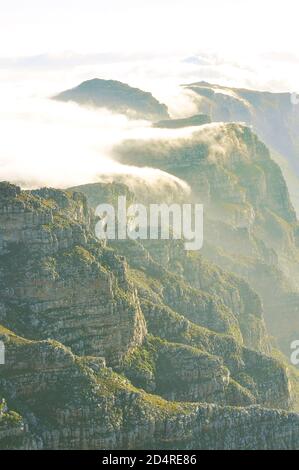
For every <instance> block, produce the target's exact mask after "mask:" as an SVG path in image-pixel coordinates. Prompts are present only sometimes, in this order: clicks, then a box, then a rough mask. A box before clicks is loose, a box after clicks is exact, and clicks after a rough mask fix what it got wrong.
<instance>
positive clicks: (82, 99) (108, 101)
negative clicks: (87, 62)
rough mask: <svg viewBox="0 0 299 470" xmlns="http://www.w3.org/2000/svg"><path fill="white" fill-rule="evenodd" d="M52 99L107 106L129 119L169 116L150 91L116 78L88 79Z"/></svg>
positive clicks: (155, 119)
mask: <svg viewBox="0 0 299 470" xmlns="http://www.w3.org/2000/svg"><path fill="white" fill-rule="evenodd" d="M54 99H56V100H59V101H74V102H75V103H79V104H81V105H86V106H94V107H96V108H106V109H109V110H110V111H112V112H115V113H120V114H125V115H126V116H128V117H129V118H131V119H145V120H149V121H157V120H160V119H168V118H169V115H168V111H167V107H166V106H165V105H164V104H161V103H159V101H158V100H156V98H154V97H153V95H152V94H151V93H148V92H145V91H142V90H140V89H138V88H132V87H130V86H129V85H127V84H125V83H122V82H118V81H116V80H103V79H99V78H94V79H92V80H87V81H85V82H83V83H81V84H80V85H78V86H77V87H75V88H72V89H70V90H66V91H63V92H61V93H59V94H58V95H56V96H54Z"/></svg>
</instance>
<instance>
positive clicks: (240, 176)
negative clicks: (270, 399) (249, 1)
mask: <svg viewBox="0 0 299 470" xmlns="http://www.w3.org/2000/svg"><path fill="white" fill-rule="evenodd" d="M115 155H116V157H117V158H118V159H119V160H120V161H122V162H123V163H127V164H133V165H138V166H153V167H156V168H160V169H162V170H164V171H168V172H169V173H171V174H173V175H175V176H177V177H179V178H181V179H183V180H184V181H186V182H187V183H188V184H189V185H190V187H191V188H192V197H193V198H194V199H195V201H197V202H203V203H204V205H205V236H204V248H203V253H204V254H205V256H207V257H208V258H209V259H211V260H213V261H214V262H215V263H216V264H218V265H220V266H222V267H223V268H224V269H226V270H228V271H232V272H234V273H235V274H236V275H238V276H242V277H243V278H244V279H246V280H247V281H248V282H249V283H250V284H251V286H252V287H253V288H254V289H255V290H256V291H257V293H258V294H259V295H260V296H261V298H262V301H263V304H264V307H265V318H266V323H267V326H268V329H269V331H270V333H271V334H272V335H273V336H274V337H275V339H276V340H277V341H278V344H279V346H280V348H282V350H283V351H284V352H285V353H286V354H289V351H290V349H289V348H290V342H291V341H292V340H293V339H297V338H298V335H299V329H298V324H299V317H298V304H299V270H298V261H299V249H298V235H297V234H298V221H297V218H296V214H295V211H294V209H293V207H292V204H291V202H290V198H289V194H288V189H287V185H286V183H285V180H284V178H283V175H282V172H281V170H280V168H279V167H278V165H277V164H276V163H275V162H274V161H273V160H272V159H271V156H270V153H269V150H268V149H267V147H266V146H265V145H264V144H263V143H262V142H261V141H260V140H259V139H258V138H257V137H256V135H255V134H254V133H253V132H252V131H251V130H250V129H249V128H248V127H246V126H244V125H241V124H221V123H213V124H209V125H205V126H201V127H200V128H198V130H196V131H195V132H194V133H193V134H192V135H191V136H188V137H180V138H173V139H160V140H159V139H152V140H143V141H140V140H139V141H127V142H124V143H123V144H122V145H121V146H119V147H118V148H116V149H115Z"/></svg>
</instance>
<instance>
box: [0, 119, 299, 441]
mask: <svg viewBox="0 0 299 470" xmlns="http://www.w3.org/2000/svg"><path fill="white" fill-rule="evenodd" d="M118 155H119V156H120V158H122V160H123V161H126V162H129V163H132V162H134V163H135V164H139V165H146V166H149V165H151V166H155V167H158V168H162V169H165V170H167V171H170V172H172V173H173V174H175V175H177V176H179V177H180V178H183V179H184V180H185V181H186V182H187V183H188V184H189V185H190V186H191V190H192V192H191V194H190V195H189V197H190V201H194V200H195V201H197V202H199V201H203V202H204V203H205V206H206V209H205V213H206V220H205V230H206V233H205V246H204V249H203V251H202V252H200V254H198V253H193V252H192V253H191V252H186V251H185V250H184V246H183V243H182V242H181V241H179V240H169V241H150V240H144V241H132V240H128V241H120V240H119V241H109V242H108V243H103V242H99V241H98V240H97V239H96V238H95V236H94V226H95V223H96V219H95V216H94V208H95V207H96V206H97V205H98V204H99V203H101V202H111V203H115V200H116V198H117V196H118V195H123V194H124V193H125V194H126V196H127V198H128V199H129V201H132V202H134V201H136V197H137V196H136V194H134V192H132V191H130V190H129V188H128V187H126V186H124V185H123V184H116V183H113V184H109V183H107V184H95V185H87V186H83V187H81V188H76V189H75V188H73V190H69V191H59V190H55V189H49V188H46V189H40V190H36V191H21V190H20V188H18V187H16V186H13V185H10V184H8V183H1V184H0V291H1V297H0V299H1V300H0V325H1V326H0V340H1V341H3V342H4V344H5V365H0V397H1V400H2V401H1V407H0V448H18V449H19V448H25V449H49V448H55V449H63V448H68V449H76V448H77V449H80V448H82V449H87V448H88V449H97V448H105V449H107V448H108V449H130V448H162V449H163V448H164V449H165V448H182V449H185V448H186V449H187V448H195V449H202V448H207V449H209V448H216V449H221V448H224V449H228V448H229V449H235V448H240V449H253V448H261V449H266V448H267V449H271V448H288V449H294V448H299V415H297V414H295V413H292V412H291V411H290V410H292V408H293V407H294V406H295V405H294V397H295V394H294V390H293V389H292V387H293V386H294V384H295V385H296V383H295V382H294V377H293V375H292V376H290V375H289V373H288V371H287V369H286V368H285V366H284V365H283V363H282V362H281V361H280V360H278V359H276V356H275V354H274V351H273V349H272V348H273V342H271V341H270V338H269V335H268V330H270V332H271V333H272V334H273V333H277V336H276V337H277V341H279V342H280V343H281V344H282V345H283V344H285V343H284V342H286V341H288V340H289V337H290V336H289V331H287V326H286V324H284V323H283V322H282V318H281V315H280V312H279V311H278V309H276V310H272V309H271V305H272V304H271V298H272V297H273V295H274V294H273V292H272V291H271V290H270V287H269V282H270V281H271V282H272V279H273V280H274V281H273V286H272V287H271V289H273V290H275V295H276V298H278V299H280V301H283V299H284V297H283V296H284V295H285V296H290V297H291V296H292V298H293V297H294V296H296V295H298V292H297V291H296V275H298V273H297V271H296V270H297V264H296V260H297V258H296V257H297V256H298V244H297V231H298V227H297V220H296V216H295V213H294V210H293V208H292V205H291V203H290V201H289V197H288V191H287V188H286V185H285V182H284V180H283V177H282V174H281V172H280V170H279V168H278V167H277V166H276V164H275V163H274V162H272V160H271V158H270V155H269V152H268V150H267V148H266V147H265V146H264V145H263V144H262V143H261V142H260V141H259V140H258V139H257V138H256V137H255V135H254V134H253V133H252V132H251V131H250V130H249V129H248V128H246V127H244V126H241V125H233V124H229V125H212V124H210V125H206V126H201V127H200V131H196V132H195V133H194V135H193V136H191V137H185V138H182V139H179V140H177V141H172V140H168V141H162V142H160V141H153V142H142V143H141V144H140V143H136V142H132V141H131V142H127V143H124V145H123V146H122V151H121V152H120V150H119V149H118ZM244 175H247V176H246V177H245V176H244ZM83 193H85V194H86V196H85V195H84V194H83ZM139 194H140V193H139ZM139 194H138V197H139ZM173 197H174V198H175V197H176V195H175V194H174V196H173ZM144 198H145V200H144V202H145V204H147V203H148V202H149V199H148V194H145V195H144ZM138 202H143V201H138ZM185 202H187V201H185ZM273 228H275V229H273ZM262 268H263V269H264V271H263V270H262ZM263 273H266V275H265V274H263ZM290 273H292V274H293V283H292V284H290V278H289V277H288V275H290ZM296 273H297V274H296ZM266 286H268V287H267V289H266ZM291 287H292V289H293V290H290V288H291ZM288 289H289V290H288ZM263 303H264V305H265V312H264V309H263ZM264 313H265V319H264ZM291 314H292V315H293V317H294V319H295V311H294V310H290V315H291ZM265 320H266V322H265ZM294 328H295V321H294ZM293 333H294V332H293ZM295 334H296V331H295ZM293 374H294V372H293ZM295 392H296V390H295ZM296 406H297V404H296Z"/></svg>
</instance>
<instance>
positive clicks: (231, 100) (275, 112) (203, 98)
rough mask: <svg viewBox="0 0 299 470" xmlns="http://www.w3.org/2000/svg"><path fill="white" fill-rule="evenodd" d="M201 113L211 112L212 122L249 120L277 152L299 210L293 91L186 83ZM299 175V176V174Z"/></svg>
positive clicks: (298, 111)
mask: <svg viewBox="0 0 299 470" xmlns="http://www.w3.org/2000/svg"><path fill="white" fill-rule="evenodd" d="M184 88H186V89H187V90H188V91H189V92H190V91H191V93H192V94H191V96H192V97H193V100H194V103H195V104H196V107H197V109H198V112H202V113H207V114H208V115H210V116H211V119H212V121H221V122H222V121H223V122H236V121H241V122H245V123H246V124H247V125H250V126H252V127H253V129H254V131H255V132H256V133H257V135H258V136H259V137H260V138H261V140H262V141H263V142H265V143H266V144H267V145H268V147H269V148H270V149H271V150H273V152H274V153H275V154H278V155H280V157H278V156H276V155H275V157H276V158H278V161H279V163H280V164H281V166H282V167H283V168H284V174H285V177H287V179H288V183H289V186H290V189H291V192H292V198H293V203H294V204H295V205H296V209H297V211H299V193H298V186H299V184H298V182H299V179H298V178H299V163H298V151H299V138H298V126H299V106H298V104H295V101H294V99H293V97H292V95H291V94H290V93H269V92H261V91H254V90H245V89H240V88H228V87H223V86H219V85H212V84H210V83H206V82H198V83H192V84H189V85H185V86H184ZM295 175H297V178H296V176H295ZM298 213H299V212H298Z"/></svg>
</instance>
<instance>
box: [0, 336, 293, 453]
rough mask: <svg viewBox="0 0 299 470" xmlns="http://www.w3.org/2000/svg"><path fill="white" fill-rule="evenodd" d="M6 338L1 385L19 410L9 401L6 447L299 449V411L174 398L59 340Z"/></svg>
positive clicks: (1, 442) (1, 436)
mask: <svg viewBox="0 0 299 470" xmlns="http://www.w3.org/2000/svg"><path fill="white" fill-rule="evenodd" d="M1 338H2V339H4V341H5V344H6V348H7V357H8V362H7V364H6V365H5V366H4V369H2V370H1V376H0V387H1V390H2V391H3V394H4V395H6V396H9V397H10V399H9V401H10V402H11V403H14V404H15V405H16V406H17V407H18V409H19V413H18V414H17V413H13V412H10V411H9V409H8V407H7V405H6V402H5V401H2V404H1V407H0V446H1V448H2V449H4V448H14V449H107V448H108V449H136V448H149V447H150V448H151V447H153V448H162V449H163V448H165V447H167V448H177V446H179V448H182V449H254V448H258V449H272V448H274V449H296V448H298V442H299V441H298V438H299V416H298V415H297V414H292V413H286V412H283V411H275V410H269V409H263V408H260V407H256V406H250V407H248V408H244V407H242V408H236V407H229V406H219V405H215V404H210V405H208V404H200V405H198V404H180V403H175V402H168V401H165V400H163V399H161V398H159V397H157V396H156V397H155V396H154V395H148V394H146V393H145V392H143V391H140V390H138V389H136V388H135V387H133V386H132V385H131V384H130V383H129V382H128V381H127V380H125V379H124V377H121V376H118V375H117V374H115V373H113V372H112V371H111V369H107V368H106V367H105V363H104V362H103V361H102V360H101V359H96V358H79V357H76V356H74V355H73V354H72V353H71V351H69V350H68V349H66V348H64V347H63V346H62V345H61V344H59V343H57V342H53V341H43V342H32V341H28V340H24V339H22V338H19V337H16V336H15V335H13V334H12V333H10V332H8V331H6V333H5V337H4V336H3V335H1ZM25 358H26V359H25ZM170 360H173V356H171V357H170ZM28 366H29V368H28ZM185 378H188V380H189V379H190V374H189V373H188V371H185Z"/></svg>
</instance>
